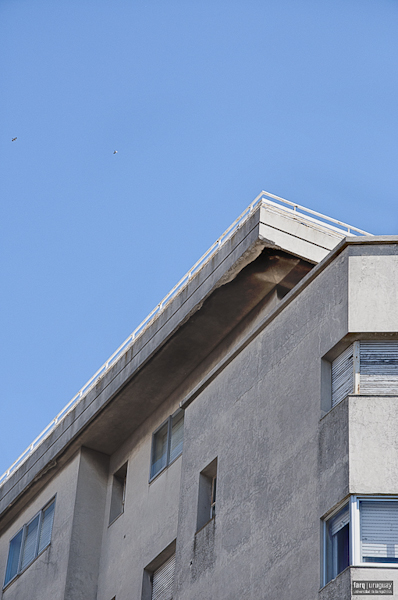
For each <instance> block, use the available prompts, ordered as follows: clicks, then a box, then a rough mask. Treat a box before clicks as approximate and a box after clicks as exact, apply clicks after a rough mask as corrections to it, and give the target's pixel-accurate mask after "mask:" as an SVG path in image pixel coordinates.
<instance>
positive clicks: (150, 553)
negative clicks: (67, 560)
mask: <svg viewBox="0 0 398 600" xmlns="http://www.w3.org/2000/svg"><path fill="white" fill-rule="evenodd" d="M177 408H178V402H176V401H175V400H174V401H166V402H165V403H164V404H163V405H162V406H161V407H160V408H159V409H158V410H157V411H155V413H154V414H153V415H152V416H151V417H150V418H149V419H147V421H146V422H145V423H144V424H143V425H142V426H141V427H140V428H139V430H138V431H136V432H135V434H134V435H133V436H132V437H131V438H130V439H129V440H127V442H125V443H124V444H123V446H122V447H121V448H120V449H119V450H118V451H117V452H116V453H115V454H114V455H113V456H112V457H111V462H110V469H109V478H108V490H107V502H106V509H105V520H104V525H103V541H102V549H101V564H100V576H99V585H98V600H110V599H111V598H113V596H116V598H117V599H119V598H121V599H123V598H126V599H127V600H129V599H130V598H131V599H133V598H137V600H139V599H140V598H141V591H142V583H143V575H144V569H145V567H147V565H149V564H150V563H151V562H152V561H153V560H154V559H155V558H156V557H157V556H158V555H159V554H160V553H161V552H162V551H163V550H164V549H165V548H167V547H168V546H169V545H170V544H171V543H172V542H173V541H174V540H175V538H176V536H177V517H178V500H179V494H180V472H181V462H182V457H179V458H177V459H176V460H175V461H174V462H173V463H172V464H171V465H170V466H169V467H168V468H166V469H165V470H164V471H163V472H162V473H160V474H159V475H158V476H157V477H156V478H155V479H154V480H153V481H152V482H151V483H149V470H150V458H151V443H152V433H153V432H154V431H155V430H156V429H157V428H158V427H159V425H161V424H162V423H163V421H165V420H166V419H167V418H168V416H169V415H171V414H173V413H174V412H175V411H176V409H177ZM127 461H128V467H127V482H126V501H125V506H124V513H123V514H121V515H120V516H119V517H118V518H117V519H116V520H115V521H114V522H113V523H112V524H111V525H109V510H110V499H111V481H112V474H113V473H114V472H115V471H117V470H118V469H119V468H120V467H121V466H122V465H123V464H124V463H125V462H127Z"/></svg>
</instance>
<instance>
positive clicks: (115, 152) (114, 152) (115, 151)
mask: <svg viewBox="0 0 398 600" xmlns="http://www.w3.org/2000/svg"><path fill="white" fill-rule="evenodd" d="M15 139H16V138H15ZM113 154H117V150H114V151H113Z"/></svg>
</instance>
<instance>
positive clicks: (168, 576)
mask: <svg viewBox="0 0 398 600" xmlns="http://www.w3.org/2000/svg"><path fill="white" fill-rule="evenodd" d="M175 566H176V555H175V554H173V555H172V556H170V558H169V559H168V560H166V562H164V563H163V564H162V565H161V566H160V567H159V568H158V569H156V571H154V573H153V575H152V596H151V600H173V585H174V572H175Z"/></svg>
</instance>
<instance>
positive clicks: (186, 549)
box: [0, 194, 398, 600]
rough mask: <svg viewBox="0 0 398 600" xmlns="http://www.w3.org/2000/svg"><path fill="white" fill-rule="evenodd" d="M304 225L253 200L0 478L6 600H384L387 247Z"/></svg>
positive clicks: (395, 590)
mask: <svg viewBox="0 0 398 600" xmlns="http://www.w3.org/2000/svg"><path fill="white" fill-rule="evenodd" d="M305 210H306V209H302V210H299V207H296V208H295V207H294V205H293V206H289V205H288V206H286V205H285V206H283V203H281V201H280V200H278V199H277V198H275V197H270V196H269V195H268V196H267V195H265V194H262V195H260V197H259V199H257V200H256V201H255V203H253V204H252V205H251V207H249V210H248V212H247V215H246V216H245V217H244V218H243V219H242V221H240V222H239V227H238V226H236V227H234V228H233V230H231V233H230V235H227V236H226V237H225V239H224V240H223V243H221V244H220V245H219V246H218V248H217V249H216V251H215V252H213V253H211V255H210V256H209V258H208V260H204V261H203V263H200V268H198V270H197V271H196V273H195V275H194V276H193V277H191V278H188V280H187V281H186V283H185V284H184V285H181V289H180V288H178V293H177V294H175V295H174V296H173V298H172V299H171V300H170V302H169V303H168V304H166V305H165V307H164V309H163V310H162V311H161V313H160V314H159V315H158V317H157V318H155V319H154V320H152V321H150V322H149V323H148V324H147V326H145V327H144V329H143V331H142V333H141V335H139V336H137V338H136V339H135V341H134V344H131V345H130V346H129V347H128V348H127V350H126V351H125V352H121V353H120V354H119V355H118V356H117V360H115V363H113V364H112V365H109V369H108V370H106V372H105V373H104V374H103V375H102V376H101V377H100V378H99V379H98V380H96V381H95V383H94V384H93V385H92V387H90V388H89V389H88V391H87V393H85V394H83V395H82V396H81V398H80V399H79V401H78V402H77V403H75V404H74V405H73V406H71V407H70V410H68V411H67V412H66V414H65V415H64V416H63V418H62V419H60V420H59V422H58V423H57V424H56V426H55V427H54V428H53V429H52V430H51V431H49V432H48V435H46V436H44V437H43V438H42V439H41V440H40V443H39V444H38V445H37V446H36V447H34V448H32V451H31V453H29V454H28V455H27V456H26V457H25V458H24V460H23V461H21V462H20V463H18V465H16V466H17V468H16V469H14V470H13V471H12V472H10V473H9V474H8V477H7V478H4V480H3V483H2V485H1V487H0V517H1V519H0V578H3V581H2V585H3V588H2V598H3V600H19V599H20V598H26V597H29V598H30V600H39V598H40V600H43V599H44V600H47V598H48V599H50V598H51V599H52V598H54V597H59V598H64V599H67V600H79V599H83V598H84V600H114V599H115V600H122V599H125V598H138V599H141V600H153V599H155V600H166V599H167V600H170V598H174V599H175V600H182V599H183V600H191V599H192V600H194V599H197V598H203V599H204V600H206V599H207V598H209V599H210V598H212V599H213V598H219V599H220V600H231V599H233V600H235V599H236V600H238V599H239V600H240V599H241V598H242V597H245V598H249V599H250V600H254V599H258V598H267V600H291V598H293V597H294V598H296V600H310V599H312V598H313V599H314V600H315V598H319V600H341V599H342V598H344V599H346V598H351V597H355V596H356V595H358V594H362V593H364V594H372V595H373V594H375V593H379V594H381V595H390V596H392V597H395V598H398V569H397V566H398V551H397V550H396V548H398V469H397V466H398V449H397V448H398V446H397V444H396V431H397V425H398V314H397V311H396V305H397V299H398V237H395V236H381V237H378V236H370V235H357V236H353V235H352V233H353V232H351V231H350V232H348V231H344V228H343V224H341V223H339V222H336V221H333V220H328V219H327V218H326V217H323V216H322V215H318V214H316V213H315V214H314V213H313V212H312V213H311V211H309V213H308V212H307V214H305V212H304V211H305ZM357 233H360V234H363V233H365V232H361V231H357ZM347 234H348V235H347ZM386 522H388V523H389V526H388V527H387V528H386V526H385V523H386Z"/></svg>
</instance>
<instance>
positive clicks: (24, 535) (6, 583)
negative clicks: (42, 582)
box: [3, 494, 56, 590]
mask: <svg viewBox="0 0 398 600" xmlns="http://www.w3.org/2000/svg"><path fill="white" fill-rule="evenodd" d="M55 501H56V494H55V496H53V497H52V498H51V500H49V501H48V502H47V503H46V504H45V505H44V506H43V508H42V509H40V510H39V511H38V512H37V513H36V514H35V515H34V516H33V517H32V518H31V519H29V521H28V522H27V523H25V524H24V525H23V526H22V527H20V529H18V531H17V532H16V533H15V535H13V536H12V538H11V539H10V541H9V543H8V554H7V561H6V571H5V575H4V583H3V590H5V589H6V588H7V587H8V586H9V585H10V584H11V583H12V582H13V581H15V579H17V578H18V577H19V576H20V575H21V574H22V573H24V572H25V571H26V569H28V568H29V567H30V565H31V564H32V563H33V562H34V561H35V560H36V559H37V558H38V557H39V556H41V554H43V552H44V551H45V550H46V549H47V548H48V547H49V546H50V545H51V538H52V530H53V527H54V516H55ZM52 504H54V514H53V518H52V523H51V535H50V541H49V542H48V544H46V545H45V546H44V548H42V549H41V550H40V552H39V547H40V536H41V528H42V524H43V515H44V512H45V511H46V510H47V509H48V508H49V507H50V506H51V505H52ZM37 517H39V522H38V524H37V533H36V541H35V550H34V554H33V558H32V559H31V560H30V561H29V562H28V563H27V564H26V565H25V566H24V567H22V558H23V554H24V549H25V542H26V538H27V531H28V527H29V525H30V524H31V523H33V521H34V520H35V519H37ZM21 531H22V539H21V545H20V548H19V557H18V567H17V572H16V573H15V575H13V577H11V579H9V580H8V581H6V577H7V568H8V561H9V558H10V548H11V543H12V541H13V540H14V539H15V538H16V537H17V536H18V535H19V534H20V533H21Z"/></svg>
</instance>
